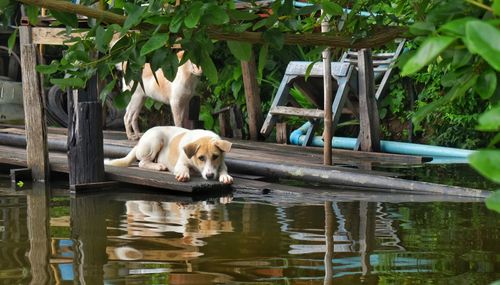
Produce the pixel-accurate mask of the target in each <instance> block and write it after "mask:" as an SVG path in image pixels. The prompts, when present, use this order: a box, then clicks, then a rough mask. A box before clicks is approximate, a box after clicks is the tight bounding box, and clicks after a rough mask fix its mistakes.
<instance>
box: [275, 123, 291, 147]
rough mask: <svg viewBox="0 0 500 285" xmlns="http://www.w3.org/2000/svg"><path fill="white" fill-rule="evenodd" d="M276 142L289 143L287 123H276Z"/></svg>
mask: <svg viewBox="0 0 500 285" xmlns="http://www.w3.org/2000/svg"><path fill="white" fill-rule="evenodd" d="M276 142H277V143H280V144H287V143H288V126H287V124H286V123H276Z"/></svg>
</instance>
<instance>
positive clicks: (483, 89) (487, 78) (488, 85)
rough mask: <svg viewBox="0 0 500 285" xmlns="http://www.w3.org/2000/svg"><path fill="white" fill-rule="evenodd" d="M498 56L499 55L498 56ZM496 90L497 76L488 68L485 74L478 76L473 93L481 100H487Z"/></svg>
mask: <svg viewBox="0 0 500 285" xmlns="http://www.w3.org/2000/svg"><path fill="white" fill-rule="evenodd" d="M499 56H500V54H499ZM496 88H497V74H496V72H495V71H494V70H493V69H491V68H489V69H488V70H486V71H485V72H483V73H481V75H479V78H478V80H477V85H476V86H475V91H476V93H477V94H479V96H481V98H483V99H489V98H491V96H493V93H495V89H496Z"/></svg>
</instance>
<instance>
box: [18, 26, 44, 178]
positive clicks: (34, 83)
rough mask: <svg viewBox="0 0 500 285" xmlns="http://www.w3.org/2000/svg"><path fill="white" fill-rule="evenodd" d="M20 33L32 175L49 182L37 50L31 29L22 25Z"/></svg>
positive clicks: (28, 147) (25, 111)
mask: <svg viewBox="0 0 500 285" xmlns="http://www.w3.org/2000/svg"><path fill="white" fill-rule="evenodd" d="M19 32H20V34H19V35H20V36H19V37H20V43H21V70H22V80H23V105H24V117H25V124H26V137H27V146H26V149H27V156H28V157H27V160H28V167H29V168H31V170H32V172H33V175H32V176H33V180H36V181H46V180H48V179H49V160H48V149H47V126H46V123H45V122H46V120H45V110H44V106H43V100H42V97H41V94H40V89H39V82H38V75H37V73H36V70H35V66H36V64H37V62H36V47H35V45H33V44H31V31H30V27H27V26H21V27H19Z"/></svg>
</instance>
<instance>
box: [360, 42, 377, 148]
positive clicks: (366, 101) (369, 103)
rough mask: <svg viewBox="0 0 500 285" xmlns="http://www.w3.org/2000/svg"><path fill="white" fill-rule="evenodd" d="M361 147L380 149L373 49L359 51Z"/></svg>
mask: <svg viewBox="0 0 500 285" xmlns="http://www.w3.org/2000/svg"><path fill="white" fill-rule="evenodd" d="M358 59H359V63H358V72H359V73H358V80H359V85H358V86H359V88H358V90H359V116H360V118H359V119H360V132H359V138H358V142H359V148H360V149H361V150H363V151H380V122H379V120H380V119H379V115H378V109H377V102H376V100H375V81H374V77H373V65H372V58H371V51H370V50H369V49H361V50H360V51H359V56H358Z"/></svg>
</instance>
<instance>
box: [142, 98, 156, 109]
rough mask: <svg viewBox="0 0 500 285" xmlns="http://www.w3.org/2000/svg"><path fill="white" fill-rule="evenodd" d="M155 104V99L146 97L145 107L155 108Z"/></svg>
mask: <svg viewBox="0 0 500 285" xmlns="http://www.w3.org/2000/svg"><path fill="white" fill-rule="evenodd" d="M154 104H155V100H153V99H151V98H146V100H145V101H144V107H146V109H148V110H151V108H153V106H154Z"/></svg>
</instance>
